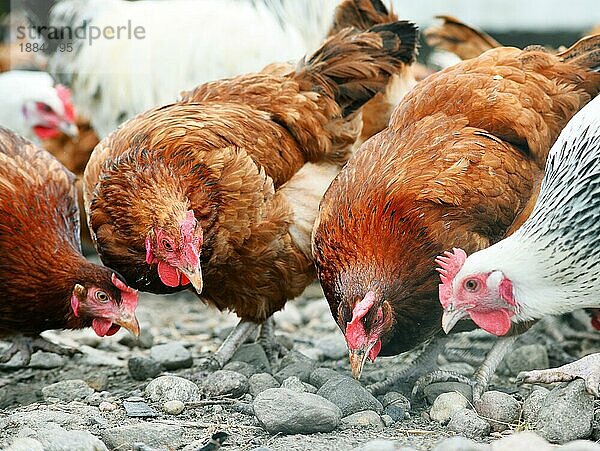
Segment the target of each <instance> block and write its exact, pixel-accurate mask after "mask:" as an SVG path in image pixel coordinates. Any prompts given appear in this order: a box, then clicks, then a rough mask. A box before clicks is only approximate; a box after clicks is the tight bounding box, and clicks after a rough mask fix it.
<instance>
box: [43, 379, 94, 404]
mask: <svg viewBox="0 0 600 451" xmlns="http://www.w3.org/2000/svg"><path fill="white" fill-rule="evenodd" d="M92 393H94V389H93V388H91V387H90V386H89V385H88V384H86V383H85V381H82V380H81V379H70V380H66V381H60V382H56V383H54V384H51V385H47V386H46V387H43V388H42V396H43V397H44V399H45V400H48V399H50V398H57V399H60V400H61V401H64V402H71V401H81V400H83V399H85V398H86V397H87V396H89V395H91V394H92Z"/></svg>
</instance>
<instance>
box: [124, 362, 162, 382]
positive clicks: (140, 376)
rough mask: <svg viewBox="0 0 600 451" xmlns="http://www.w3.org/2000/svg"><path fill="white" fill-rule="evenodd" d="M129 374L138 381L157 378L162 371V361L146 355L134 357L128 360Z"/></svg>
mask: <svg viewBox="0 0 600 451" xmlns="http://www.w3.org/2000/svg"><path fill="white" fill-rule="evenodd" d="M127 369H128V370H129V374H130V375H131V377H132V378H133V379H135V380H136V381H145V380H146V379H152V378H155V377H156V376H158V375H159V374H160V372H161V371H162V367H161V366H160V363H158V362H157V361H156V360H153V359H148V358H146V357H132V358H130V359H129V360H128V361H127Z"/></svg>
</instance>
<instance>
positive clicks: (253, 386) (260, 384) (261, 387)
mask: <svg viewBox="0 0 600 451" xmlns="http://www.w3.org/2000/svg"><path fill="white" fill-rule="evenodd" d="M248 385H249V389H248V392H249V393H250V394H251V395H252V396H256V395H258V394H259V393H262V392H264V391H265V390H267V389H269V388H279V382H277V379H275V378H274V377H273V376H271V375H270V374H269V373H257V374H253V375H252V376H250V378H249V379H248Z"/></svg>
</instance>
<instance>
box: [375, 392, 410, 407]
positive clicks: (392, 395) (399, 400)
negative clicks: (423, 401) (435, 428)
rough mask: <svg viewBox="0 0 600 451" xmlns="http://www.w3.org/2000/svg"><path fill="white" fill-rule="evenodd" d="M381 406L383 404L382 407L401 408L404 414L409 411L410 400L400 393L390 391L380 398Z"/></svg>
mask: <svg viewBox="0 0 600 451" xmlns="http://www.w3.org/2000/svg"><path fill="white" fill-rule="evenodd" d="M381 404H383V407H387V406H391V405H395V406H401V407H402V408H403V409H404V410H405V411H406V412H408V411H409V410H410V400H409V399H408V398H407V397H406V396H404V395H403V394H402V393H398V392H395V391H390V392H387V393H386V394H385V395H383V396H382V398H381Z"/></svg>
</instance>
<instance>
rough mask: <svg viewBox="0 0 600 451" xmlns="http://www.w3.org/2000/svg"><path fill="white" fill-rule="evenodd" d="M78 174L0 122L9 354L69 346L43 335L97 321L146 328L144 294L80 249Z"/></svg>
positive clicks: (1, 333) (101, 325)
mask: <svg viewBox="0 0 600 451" xmlns="http://www.w3.org/2000/svg"><path fill="white" fill-rule="evenodd" d="M73 182H74V177H73V175H72V174H71V173H70V172H69V171H67V170H66V169H65V168H64V167H63V166H62V165H61V164H60V163H59V162H58V161H57V160H56V159H55V158H54V157H52V156H51V155H50V154H48V153H47V152H46V151H45V150H42V149H40V148H38V147H36V146H35V145H34V144H32V143H31V142H29V141H27V140H25V139H23V138H21V137H19V136H17V135H15V134H13V133H12V132H11V131H9V130H7V129H5V128H2V127H0V218H1V219H0V290H1V291H2V298H1V299H0V337H1V338H8V337H14V338H15V343H14V345H13V346H12V347H11V348H9V349H8V350H7V351H6V352H5V353H4V354H3V355H2V356H0V362H7V361H8V360H9V359H10V358H11V357H12V356H13V355H14V354H16V353H17V352H21V354H22V358H23V362H24V363H25V364H27V363H28V362H29V359H30V356H31V352H32V349H33V348H38V349H45V350H49V351H53V352H65V351H64V350H62V348H60V347H58V346H57V345H54V344H53V343H50V342H48V341H46V340H44V339H43V338H41V337H39V336H38V335H39V334H40V332H43V331H45V330H48V329H79V328H83V327H89V326H91V327H92V328H93V329H94V331H95V332H96V333H97V334H98V335H99V336H104V335H112V334H114V333H115V332H117V330H119V327H120V326H123V327H126V328H127V329H129V330H130V331H131V332H132V333H134V334H136V335H137V334H139V326H138V323H137V320H136V319H135V315H134V310H135V307H136V305H137V294H136V292H135V291H134V290H132V289H131V288H129V287H127V285H125V283H124V282H123V281H122V280H121V278H120V276H118V275H117V274H116V273H114V272H113V271H112V270H110V269H108V268H104V267H102V266H98V265H95V264H92V263H90V262H88V261H86V260H85V258H84V257H83V256H82V255H81V251H80V245H79V211H78V208H77V197H76V190H75V186H74V183H73Z"/></svg>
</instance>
